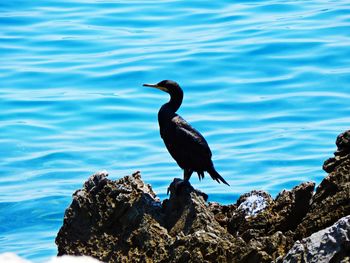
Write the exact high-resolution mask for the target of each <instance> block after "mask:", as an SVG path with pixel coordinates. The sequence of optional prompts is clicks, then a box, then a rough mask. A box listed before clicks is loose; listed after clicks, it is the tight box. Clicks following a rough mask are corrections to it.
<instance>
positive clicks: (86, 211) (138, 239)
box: [56, 131, 350, 263]
mask: <svg viewBox="0 0 350 263" xmlns="http://www.w3.org/2000/svg"><path fill="white" fill-rule="evenodd" d="M336 143H337V146H338V150H337V152H336V153H335V157H334V158H331V159H329V160H327V161H326V162H325V164H324V168H325V170H327V171H329V172H330V174H329V175H328V176H327V177H326V178H325V179H324V180H323V181H322V182H321V184H320V185H319V186H318V187H317V189H316V192H314V188H315V184H314V183H313V182H305V183H302V184H300V185H298V186H296V187H294V188H293V189H292V190H290V191H287V190H283V191H282V192H281V193H279V194H278V195H277V197H276V198H275V199H273V198H272V197H271V196H270V195H269V194H268V193H266V192H264V191H256V190H253V191H251V192H249V193H246V194H244V195H242V196H241V197H240V198H239V199H238V200H237V202H236V203H235V204H231V205H221V204H219V203H207V199H208V196H207V195H206V194H205V193H203V192H201V191H198V190H196V189H194V188H193V187H192V186H191V185H190V184H189V182H184V181H183V180H181V179H174V181H173V182H172V183H171V185H170V186H169V193H170V196H169V199H165V200H164V201H163V202H161V201H160V200H159V198H157V196H156V194H155V193H154V192H153V190H152V187H151V186H150V185H148V184H145V183H144V182H143V181H142V179H141V175H140V173H139V172H136V173H134V174H133V175H131V176H126V177H124V178H121V179H119V180H116V181H112V180H109V179H108V174H107V173H106V172H101V173H97V174H95V175H93V176H91V177H90V178H89V179H88V180H87V181H86V182H85V184H84V186H83V188H82V189H81V190H78V191H76V192H75V193H74V194H73V201H72V204H71V205H70V207H69V208H68V209H67V210H66V213H65V217H64V222H63V226H62V227H61V229H60V231H59V233H58V235H57V238H56V244H57V245H58V255H88V256H92V257H94V258H96V259H99V260H101V261H103V262H223V263H224V262H238V263H240V262H242V263H243V262H245V263H248V262H249V263H255V262H256V263H260V262H269V263H270V262H282V261H283V260H289V261H286V262H309V261H305V260H309V259H308V257H307V255H309V253H311V252H312V253H314V254H316V252H317V251H318V253H319V254H320V255H326V256H325V258H327V259H328V258H329V255H332V256H331V257H330V258H332V260H333V261H332V262H338V261H337V260H338V259H339V260H343V261H344V260H347V258H348V255H349V245H348V244H349V240H348V239H347V238H348V236H349V235H348V232H346V231H347V230H344V229H345V228H347V227H348V223H344V222H345V221H344V220H343V221H341V222H340V221H339V222H340V223H338V225H337V226H336V227H334V228H332V233H334V234H335V233H338V234H337V235H336V236H334V235H333V234H325V233H330V232H329V231H330V230H329V229H331V228H328V227H330V226H331V225H333V224H334V223H335V222H337V221H338V220H339V219H340V218H342V217H344V216H347V215H350V131H348V132H345V133H343V134H341V135H339V136H338V138H337V142H336ZM342 222H343V223H342ZM347 222H348V221H347ZM321 230H322V231H323V232H322V231H321ZM318 231H321V232H318ZM344 231H345V232H346V234H344V233H345V232H344ZM316 232H318V233H323V234H315V235H313V236H312V234H313V233H316ZM325 235H326V236H327V237H329V241H327V242H326V244H327V246H328V245H329V246H328V247H327V253H326V254H325V252H324V250H323V249H324V248H325V246H324V245H322V244H323V243H322V242H323V241H322V240H323V238H324V236H325ZM306 237H310V238H311V239H305V238H306ZM317 239H319V241H317ZM297 240H302V241H299V243H298V242H296V241H297ZM332 240H336V241H337V242H340V241H341V242H342V243H341V244H342V245H340V246H338V243H334V242H333V243H332ZM292 247H293V249H292V250H290V249H291V248H292ZM287 253H288V255H286V254H287ZM311 258H312V257H311ZM310 262H312V261H310ZM339 262H340V261H339ZM344 262H345V261H344Z"/></svg>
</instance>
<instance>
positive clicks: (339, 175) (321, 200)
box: [296, 131, 350, 239]
mask: <svg viewBox="0 0 350 263" xmlns="http://www.w3.org/2000/svg"><path fill="white" fill-rule="evenodd" d="M349 139H350V131H347V132H344V133H342V134H340V135H339V136H338V138H337V141H336V144H337V146H338V150H337V151H336V153H335V158H331V159H329V160H327V161H326V162H325V164H324V168H325V170H327V171H330V174H329V175H328V176H327V177H326V178H325V179H323V181H322V182H321V184H320V185H319V186H318V187H317V189H316V193H315V195H314V196H313V197H312V199H311V206H310V209H309V211H308V213H307V214H306V216H305V217H304V218H303V221H302V223H301V224H299V225H298V227H297V230H296V238H298V239H301V238H304V237H307V236H309V235H311V234H312V233H314V232H317V231H319V230H321V229H324V228H326V227H328V226H331V225H332V224H334V223H335V222H336V221H337V220H338V219H339V218H342V217H344V216H347V215H349V214H350V154H349V151H350V140H349ZM333 159H334V160H335V162H334V164H332V169H331V168H330V166H329V164H330V163H331V162H333V161H332V160H333ZM330 160H331V161H330ZM327 165H328V166H327Z"/></svg>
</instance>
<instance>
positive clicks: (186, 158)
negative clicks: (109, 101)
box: [143, 80, 229, 185]
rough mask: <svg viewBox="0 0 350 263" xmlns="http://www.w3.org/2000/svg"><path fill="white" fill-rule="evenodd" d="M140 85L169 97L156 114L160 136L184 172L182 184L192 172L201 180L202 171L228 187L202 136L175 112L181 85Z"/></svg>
mask: <svg viewBox="0 0 350 263" xmlns="http://www.w3.org/2000/svg"><path fill="white" fill-rule="evenodd" d="M143 86H145V87H152V88H156V89H159V90H162V91H164V92H166V93H168V94H169V95H170V100H169V102H167V103H165V104H164V105H163V106H162V107H161V108H160V110H159V112H158V123H159V129H160V136H161V138H162V139H163V141H164V144H165V146H166V148H167V149H168V151H169V153H170V155H171V156H172V157H173V158H174V159H175V161H176V162H177V164H178V165H179V166H180V168H182V169H183V171H184V173H183V178H184V181H185V182H189V179H190V177H191V175H192V173H193V172H196V173H197V174H198V178H199V180H202V179H203V178H204V172H207V173H209V175H210V176H211V178H212V179H213V180H216V181H217V182H218V183H220V182H222V183H224V184H226V185H229V184H228V183H227V182H226V181H225V179H224V178H223V177H222V176H221V175H220V174H219V173H218V172H217V171H216V170H215V168H214V164H213V162H212V160H211V157H212V153H211V150H210V148H209V145H208V143H207V141H206V140H205V138H204V137H203V135H202V134H200V132H199V131H197V130H196V129H195V128H193V127H192V126H191V125H190V124H189V123H188V122H187V121H185V120H184V119H183V118H182V117H181V116H180V115H178V114H177V113H176V111H177V110H178V109H179V108H180V106H181V104H182V100H183V96H184V92H183V90H182V88H181V87H180V85H179V84H178V83H176V82H175V81H172V80H163V81H160V82H159V83H157V84H143Z"/></svg>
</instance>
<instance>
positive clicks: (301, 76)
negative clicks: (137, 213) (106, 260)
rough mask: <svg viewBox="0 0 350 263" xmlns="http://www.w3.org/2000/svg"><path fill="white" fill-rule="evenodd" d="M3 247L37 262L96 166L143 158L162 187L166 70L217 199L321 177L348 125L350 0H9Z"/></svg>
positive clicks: (5, 16)
mask: <svg viewBox="0 0 350 263" xmlns="http://www.w3.org/2000/svg"><path fill="white" fill-rule="evenodd" d="M0 29H1V30H0V57H1V59H0V107H1V114H0V129H1V133H0V145H1V147H0V156H1V158H0V168H1V169H0V252H5V251H12V252H16V253H19V254H20V255H22V256H24V257H26V258H28V259H31V260H34V261H35V262H43V261H44V260H46V259H47V258H49V257H51V256H53V255H55V254H56V246H55V244H54V238H55V236H56V233H57V231H58V229H59V227H60V226H61V223H62V218H63V214H64V210H65V208H66V207H67V206H68V205H69V204H70V202H71V194H72V193H73V192H74V190H75V189H78V188H80V187H81V186H82V183H83V182H84V180H86V179H87V178H88V176H89V175H90V174H92V173H93V172H95V171H99V170H104V169H105V170H108V172H109V173H110V177H111V178H112V179H117V178H119V177H121V176H124V175H127V174H130V173H132V172H133V171H135V170H141V172H142V176H143V178H144V180H145V181H147V182H148V183H151V184H152V186H153V187H154V189H155V191H156V192H157V193H158V194H159V195H160V197H161V198H164V197H165V196H166V195H165V194H166V188H167V186H168V184H169V183H170V182H171V180H172V179H173V178H174V177H181V176H182V173H181V170H180V169H179V168H178V166H177V165H176V163H175V162H174V161H173V160H172V159H171V157H170V155H169V154H168V153H167V151H166V149H165V147H164V145H163V142H162V140H161V139H160V136H159V131H158V123H157V112H158V109H159V107H160V106H161V105H162V104H163V103H165V102H166V101H167V100H168V95H167V94H165V93H162V92H161V91H158V90H155V89H147V88H145V87H142V83H145V82H146V83H149V82H151V83H152V82H158V81H160V80H163V79H173V80H176V81H178V82H179V83H180V85H181V86H182V87H183V89H184V91H185V98H184V103H183V105H182V107H181V109H180V110H179V113H180V114H181V115H182V116H183V117H184V118H185V119H187V120H188V121H189V122H191V123H192V125H193V126H195V127H196V128H197V129H198V130H200V131H201V132H202V133H203V135H204V136H205V137H206V138H207V141H208V143H209V145H210V146H211V149H212V152H213V160H214V163H215V165H216V168H217V170H218V171H219V172H220V173H221V174H222V176H223V177H224V178H225V179H226V180H227V181H228V182H229V183H230V184H231V187H229V188H228V187H227V186H225V185H219V184H217V183H216V182H214V181H212V180H211V179H210V178H208V176H207V177H206V178H205V180H203V181H202V182H199V181H198V178H197V177H196V176H193V177H192V179H191V182H192V184H193V185H194V186H195V187H197V188H199V189H201V190H203V191H205V192H207V193H208V194H209V196H210V199H211V200H212V201H220V202H223V203H232V202H234V201H235V200H236V198H237V197H238V196H239V195H240V194H242V193H244V192H247V191H249V190H252V189H262V190H266V191H269V192H270V193H271V194H272V195H276V194H277V193H278V192H279V191H281V190H282V189H284V188H286V189H291V188H292V187H293V186H295V185H296V184H298V183H300V182H303V181H309V180H312V181H315V182H316V183H319V182H320V181H321V180H322V178H323V177H324V176H325V173H324V172H323V171H322V169H321V166H322V163H323V161H324V160H325V159H327V158H328V157H330V156H331V154H332V151H334V149H335V145H334V141H335V138H336V136H337V135H338V134H339V133H340V132H342V131H343V130H346V129H348V128H349V127H350V123H349V122H350V119H349V113H350V104H349V99H350V93H349V88H350V86H349V83H350V74H349V73H350V65H349V62H350V3H349V1H345V0H337V1H330V0H328V1H323V0H319V1H316V0H315V1H312V0H310V1H301V0H294V1H287V0H286V1H282V0H280V1H278V0H272V1H254V0H252V1H236V2H234V1H180V0H169V1H147V0H144V1H132V0H131V1H122V0H121V1H113V0H111V1H104V0H101V1H92V0H80V1H68V0H66V1H64V0H63V1H62V0H60V1H58V0H52V1H51V0H46V1H24V0H12V1H1V2H0Z"/></svg>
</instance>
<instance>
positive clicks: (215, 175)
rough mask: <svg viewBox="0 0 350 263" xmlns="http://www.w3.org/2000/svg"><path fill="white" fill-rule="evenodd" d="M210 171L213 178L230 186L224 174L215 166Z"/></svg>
mask: <svg viewBox="0 0 350 263" xmlns="http://www.w3.org/2000/svg"><path fill="white" fill-rule="evenodd" d="M208 173H209V174H210V176H211V178H213V180H216V181H217V182H218V183H220V181H221V182H223V183H224V184H227V185H228V186H230V185H229V184H228V183H227V182H226V181H225V179H224V178H222V176H221V175H220V174H219V173H218V172H217V171H216V170H215V168H214V167H212V168H210V169H209V170H208Z"/></svg>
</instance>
